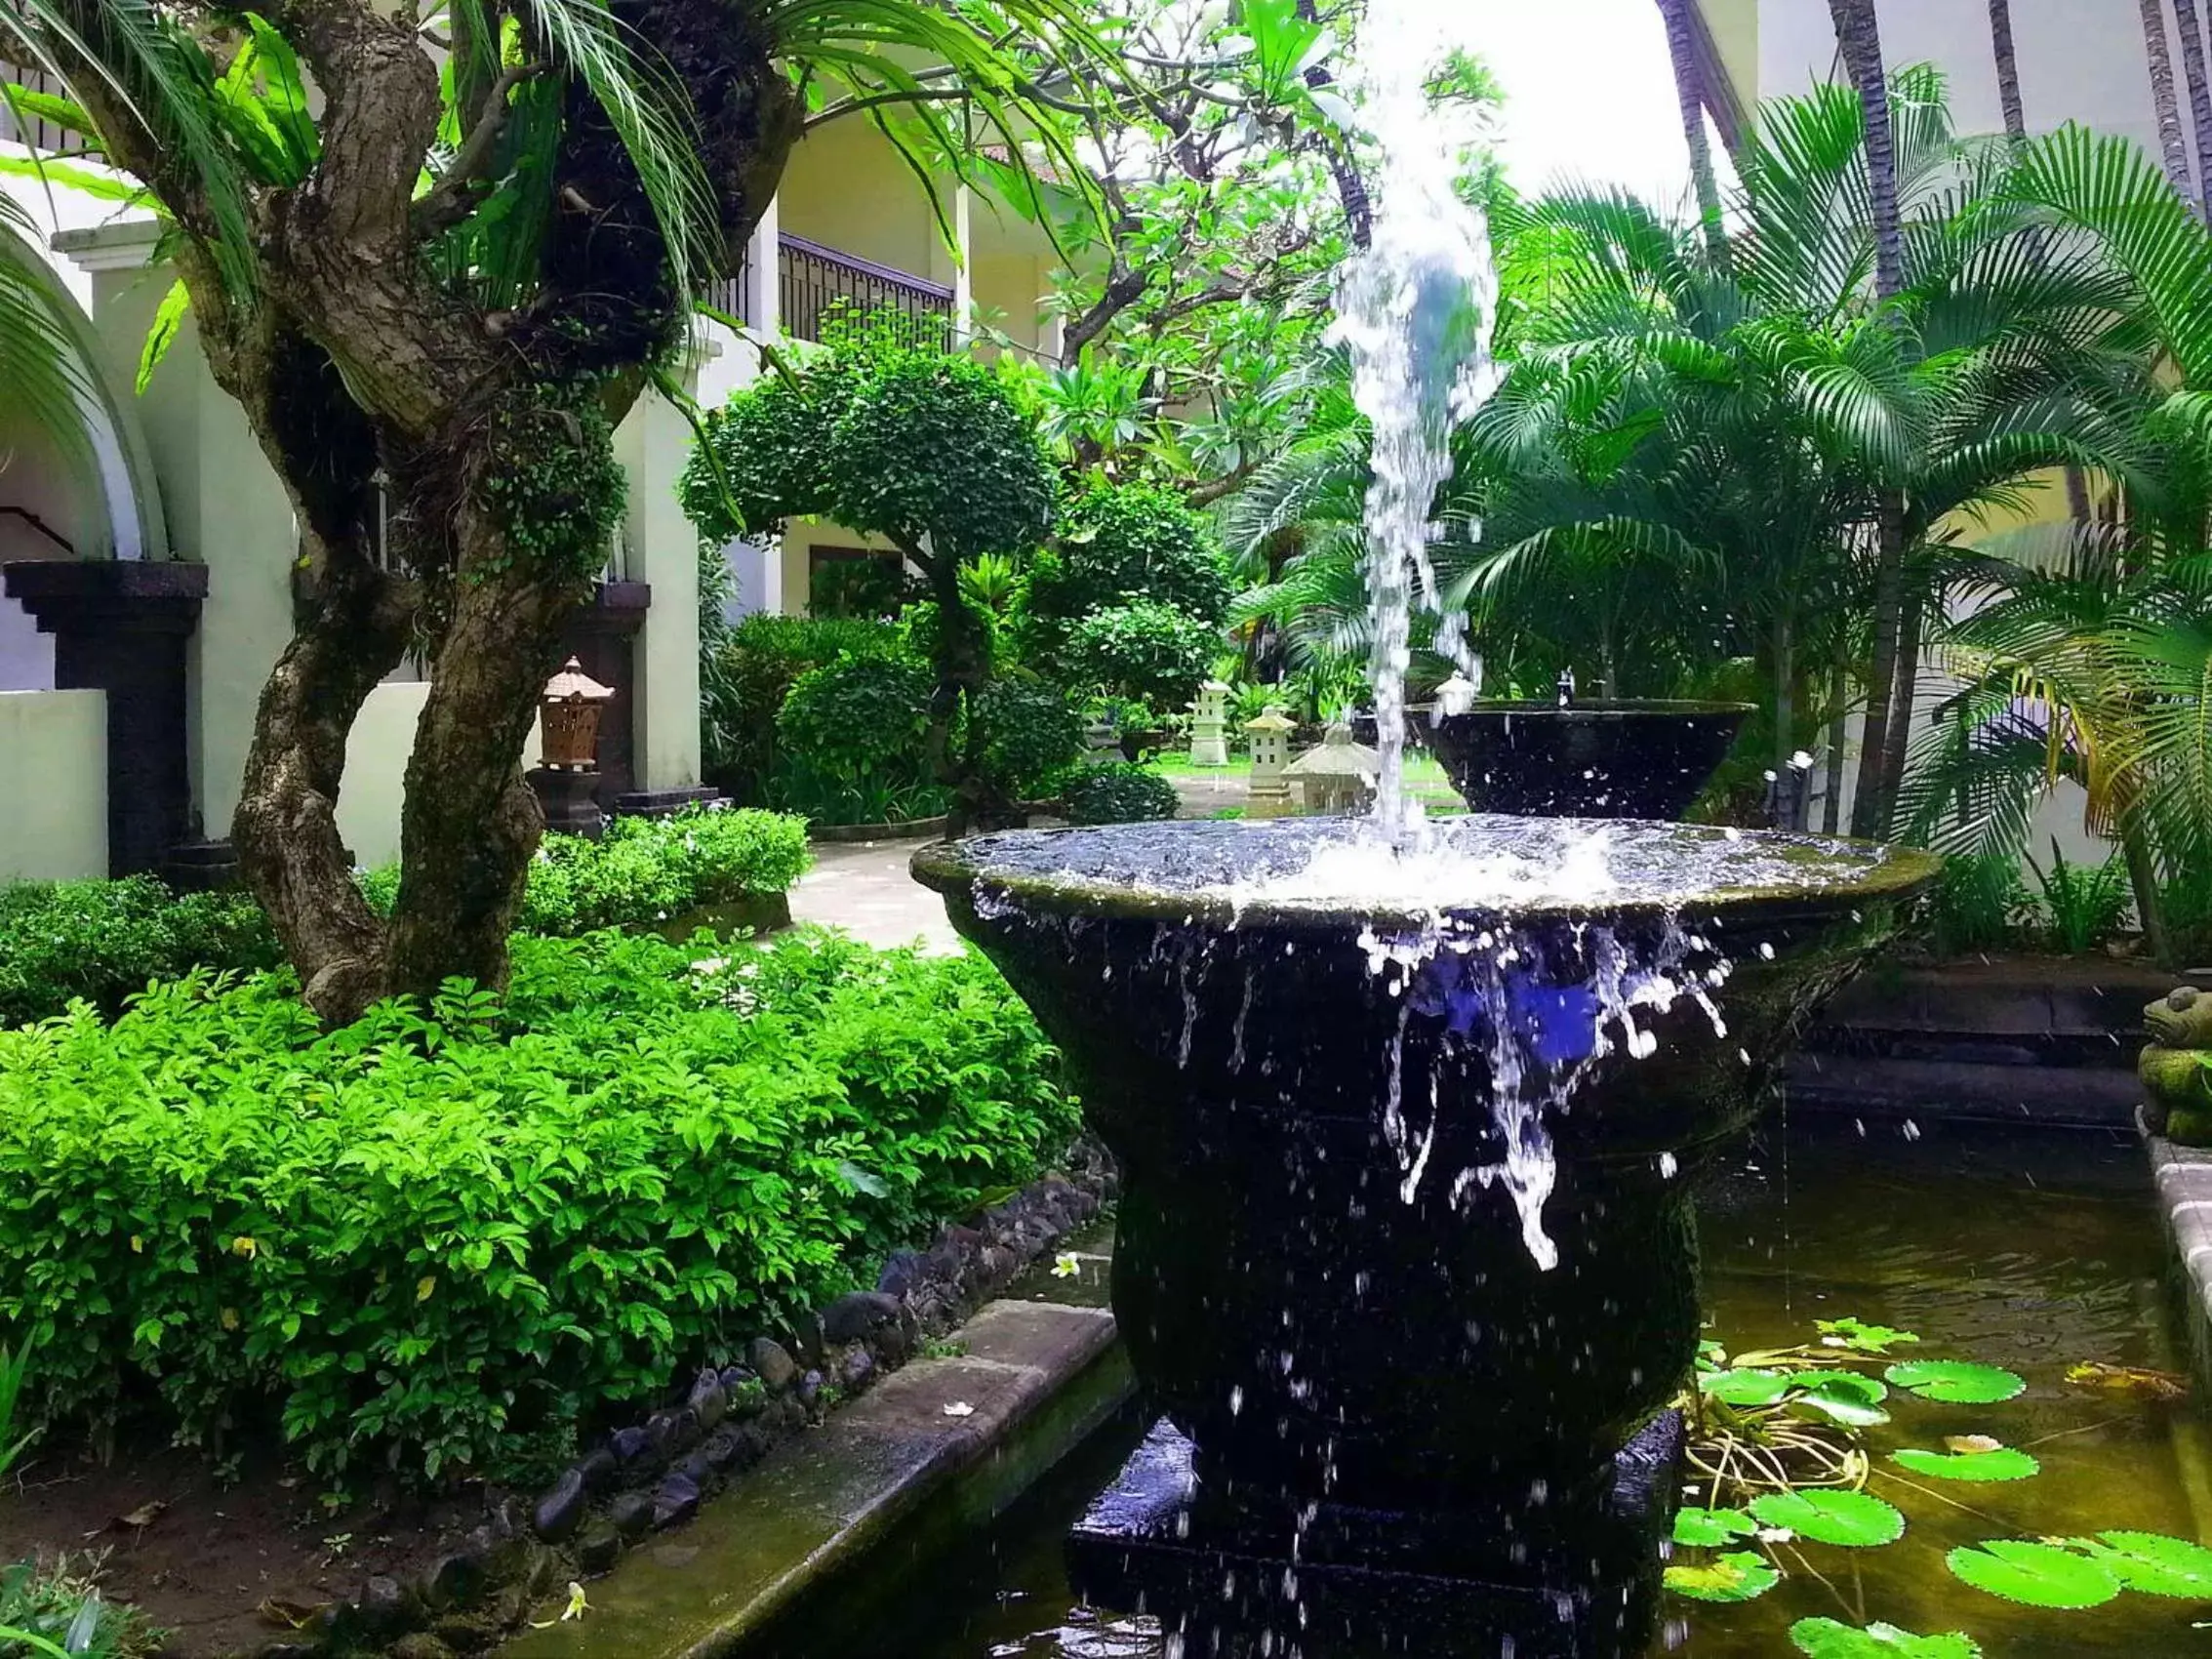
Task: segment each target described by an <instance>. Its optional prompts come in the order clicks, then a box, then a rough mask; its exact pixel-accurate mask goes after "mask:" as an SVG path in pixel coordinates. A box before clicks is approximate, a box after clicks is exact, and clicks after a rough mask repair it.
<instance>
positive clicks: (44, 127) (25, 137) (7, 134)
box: [0, 62, 81, 150]
mask: <svg viewBox="0 0 2212 1659" xmlns="http://www.w3.org/2000/svg"><path fill="white" fill-rule="evenodd" d="M0 80H10V81H13V82H15V83H16V85H18V86H20V87H21V88H22V89H23V90H24V91H25V92H38V93H46V94H48V95H50V96H52V97H55V98H67V97H69V96H70V94H69V89H68V88H67V87H66V86H64V85H63V84H62V83H61V82H60V81H58V80H56V79H55V78H54V77H53V76H52V75H49V74H48V73H46V71H45V70H43V69H36V68H20V67H18V66H17V65H16V64H14V63H7V62H0ZM73 141H76V135H74V134H72V133H71V132H70V131H69V130H68V129H67V128H66V127H59V126H56V125H55V124H54V123H53V122H52V121H48V120H46V119H44V118H43V117H41V116H36V115H33V116H30V117H29V118H28V119H25V120H18V119H17V112H16V110H15V108H14V107H13V106H12V105H10V104H9V103H7V102H6V101H0V142H4V143H19V144H25V145H28V146H29V147H30V148H32V149H36V150H58V149H61V148H63V147H65V146H67V145H68V144H69V143H71V142H73ZM76 142H81V141H76Z"/></svg>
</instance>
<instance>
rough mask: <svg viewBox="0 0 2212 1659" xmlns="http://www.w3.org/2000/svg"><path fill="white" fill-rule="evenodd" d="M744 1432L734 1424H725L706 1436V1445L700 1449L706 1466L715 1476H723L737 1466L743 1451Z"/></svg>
mask: <svg viewBox="0 0 2212 1659" xmlns="http://www.w3.org/2000/svg"><path fill="white" fill-rule="evenodd" d="M743 1435H744V1431H743V1430H742V1429H740V1428H738V1427H737V1426H736V1425H735V1424H732V1423H725V1424H723V1425H722V1427H721V1428H719V1429H717V1430H715V1431H714V1433H713V1434H711V1435H709V1436H706V1444H704V1446H702V1447H700V1451H701V1453H702V1454H703V1455H704V1457H705V1459H706V1466H707V1467H708V1468H709V1469H712V1470H714V1471H715V1472H716V1473H717V1474H725V1473H727V1472H728V1471H729V1470H731V1469H733V1468H735V1467H736V1465H737V1461H738V1458H739V1456H740V1455H741V1453H742V1452H743V1449H744V1440H743V1437H742V1436H743Z"/></svg>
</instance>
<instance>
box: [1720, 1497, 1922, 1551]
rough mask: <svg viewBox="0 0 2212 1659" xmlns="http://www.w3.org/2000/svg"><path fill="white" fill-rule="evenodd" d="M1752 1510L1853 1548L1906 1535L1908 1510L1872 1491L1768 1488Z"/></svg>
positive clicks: (1801, 1533) (1773, 1522) (1816, 1538)
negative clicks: (1899, 1507) (1768, 1490)
mask: <svg viewBox="0 0 2212 1659" xmlns="http://www.w3.org/2000/svg"><path fill="white" fill-rule="evenodd" d="M1751 1514H1752V1515H1754V1516H1756V1517H1758V1518H1759V1519H1760V1520H1762V1521H1764V1522H1766V1524H1767V1525H1769V1526H1787V1527H1789V1528H1790V1531H1792V1532H1794V1533H1796V1534H1797V1536H1798V1537H1800V1538H1810V1539H1811V1540H1812V1541H1813V1542H1814V1543H1816V1544H1840V1545H1842V1546H1843V1547H1844V1548H1846V1549H1850V1550H1871V1549H1874V1548H1875V1547H1877V1546H1878V1545H1882V1544H1894V1543H1896V1542H1897V1540H1898V1539H1900V1538H1901V1537H1903V1536H1904V1535H1905V1515H1904V1512H1903V1511H1901V1510H1900V1509H1898V1507H1897V1506H1896V1505H1895V1504H1888V1503H1884V1502H1882V1500H1881V1499H1879V1498H1877V1497H1875V1496H1874V1495H1873V1494H1872V1493H1870V1492H1842V1491H1838V1492H1826V1491H1810V1492H1768V1493H1766V1494H1764V1495H1763V1496H1761V1497H1757V1498H1754V1499H1752V1500H1751Z"/></svg>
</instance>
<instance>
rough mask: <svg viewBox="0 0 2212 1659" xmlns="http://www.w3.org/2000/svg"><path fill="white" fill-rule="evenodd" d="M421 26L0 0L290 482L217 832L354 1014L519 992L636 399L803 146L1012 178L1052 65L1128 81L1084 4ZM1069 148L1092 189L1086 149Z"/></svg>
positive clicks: (422, 19) (505, 17) (495, 11)
mask: <svg viewBox="0 0 2212 1659" xmlns="http://www.w3.org/2000/svg"><path fill="white" fill-rule="evenodd" d="M402 18H403V19H405V20H413V21H415V22H417V23H418V24H419V25H420V26H419V27H409V26H405V23H404V22H400V23H397V25H396V26H395V19H394V17H393V8H392V6H391V5H390V4H388V0H296V3H292V4H287V5H284V6H280V7H272V8H269V9H268V12H267V14H266V15H265V16H264V15H262V14H260V13H253V12H248V13H239V12H237V11H236V10H235V9H233V8H230V7H227V6H224V5H221V4H219V3H218V0H176V3H174V4H169V5H164V6H161V7H158V8H157V7H154V6H151V5H148V4H146V0H20V3H18V4H13V5H9V6H7V7H4V8H0V43H4V44H5V47H6V53H5V55H6V56H7V57H8V58H9V59H10V60H12V61H16V62H19V63H23V64H26V65H33V66H35V67H37V68H38V69H39V70H41V71H43V72H44V73H45V74H46V75H48V76H50V77H52V78H53V79H55V80H57V81H59V82H60V83H61V84H63V85H65V86H66V87H67V88H68V90H69V93H70V95H71V98H70V100H69V101H65V102H62V112H63V113H64V114H66V115H68V117H69V118H70V120H71V121H72V122H73V124H75V125H78V126H81V127H82V129H83V130H84V134H85V138H86V142H88V143H90V144H92V145H94V146H96V147H97V149H98V151H99V152H100V154H101V156H102V157H103V158H104V159H105V160H106V161H107V162H109V163H110V164H112V165H113V166H114V167H116V168H117V169H119V170H120V171H121V172H123V173H125V174H127V175H129V176H131V177H132V178H134V179H136V180H137V181H139V182H141V184H142V185H143V186H144V189H145V191H146V193H147V196H148V198H149V200H150V201H151V203H152V204H153V205H154V206H155V207H156V208H157V209H158V211H159V212H160V213H161V215H162V217H163V219H164V220H165V223H166V230H167V236H166V239H165V240H166V246H167V247H168V248H169V249H170V250H171V251H172V253H173V258H174V261H175V263H176V265H177V268H178V270H179V272H180V274H181V279H182V284H183V289H184V292H185V294H186V296H187V297H188V300H189V303H190V309H191V313H192V316H193V319H194V321H195V323H196V324H197V330H198V336H199V339H200V342H201V344H202V346H203V348H204V350H205V352H206V355H207V358H208V363H209V367H210V369H211V370H212V372H213V374H214V377H215V379H216V381H217V384H220V385H221V386H222V388H223V389H224V390H225V391H226V392H228V393H229V394H230V395H231V396H232V397H234V398H235V399H237V401H238V402H239V404H240V405H241V406H242V408H243V409H244V411H245V413H246V416H247V418H248V421H249V422H250V424H251V425H252V426H253V428H254V430H255V433H256V436H257V437H258V438H259V440H260V442H261V448H262V450H263V452H264V453H265V454H266V455H267V456H268V457H269V459H270V462H271V464H272V465H274V466H275V468H276V470H277V471H278V473H279V474H280V476H281V477H282V479H283V481H284V483H285V486H286V488H287V490H288V491H289V493H290V495H291V497H292V500H293V505H294V507H295V511H296V514H297V516H298V519H299V524H300V534H301V541H302V549H303V557H302V569H301V573H300V576H301V587H302V598H301V601H300V603H299V604H298V606H297V607H296V618H297V629H296V632H295V635H294V637H293V640H292V642H291V644H290V645H289V646H288V647H287V649H286V650H285V651H284V653H283V655H282V656H281V657H280V659H279V660H278V662H277V665H276V668H275V669H274V671H273V672H272V673H271V675H270V677H269V680H268V683H267V686H266V688H265V689H264V691H263V693H262V697H261V707H260V710H259V715H258V719H257V724H256V731H255V736H254V742H253V745H252V749H251V751H250V753H249V756H248V759H247V765H246V776H245V780H244V788H243V790H242V794H241V799H240V803H239V808H238V814H237V818H236V820H235V821H234V823H233V826H232V836H233V839H234V841H235V842H236V844H237V847H238V852H239V857H240V863H241V865H242V867H243V869H244V871H245V873H246V876H247V879H248V880H249V882H250V883H251V884H252V886H253V889H254V891H255V893H256V895H257V896H258V897H259V898H260V900H261V903H262V905H263V907H264V908H265V909H266V910H268V912H269V915H270V918H271V920H272V922H273V924H274V926H275V928H276V930H277V933H278V935H279V937H280V938H281V939H282V940H283V942H284V945H285V948H286V951H287V952H288V954H289V955H290V957H291V959H292V962H293V964H294V966H295V967H296V969H297V970H298V972H299V975H300V979H301V983H302V986H303V987H304V988H305V992H306V995H307V998H308V1000H309V1001H310V1003H312V1004H313V1006H314V1007H315V1008H316V1009H317V1010H318V1011H319V1012H321V1013H322V1014H323V1015H324V1016H325V1017H326V1018H328V1019H331V1020H334V1021H342V1020H345V1019H349V1018H351V1017H352V1016H353V1015H355V1014H357V1013H359V1012H360V1011H361V1010H362V1009H363V1008H364V1007H366V1006H367V1005H368V1004H369V1003H370V1002H371V1001H373V1000H374V999H376V998H377V997H379V996H382V995H383V994H386V993H389V992H394V991H398V992H411V993H422V994H427V993H430V992H433V991H436V990H437V988H438V987H439V986H440V985H441V984H442V983H443V982H444V981H445V980H446V979H448V978H449V977H453V976H465V977H468V978H471V979H474V980H476V981H478V982H480V983H483V984H487V985H498V984H500V983H503V980H504V978H505V970H506V936H507V931H508V928H509V925H510V923H511V922H512V920H513V916H514V913H515V910H516V907H517V905H518V904H519V901H520V894H521V887H522V880H523V877H524V875H525V873H526V871H527V870H528V868H529V862H530V858H531V854H532V852H533V851H534V850H535V848H536V846H537V843H538V839H539V836H540V834H541V832H542V830H543V815H542V814H541V812H540V811H539V808H538V806H537V803H536V801H535V799H534V798H533V796H532V794H531V792H530V789H529V788H528V786H527V785H526V784H525V782H524V780H523V778H522V775H521V770H520V765H519V757H520V755H521V752H522V749H523V745H524V742H525V740H526V738H527V735H528V732H529V729H530V724H531V721H532V719H533V717H534V711H535V707H536V703H537V698H538V693H539V690H540V688H541V687H542V686H543V684H544V682H545V679H546V678H547V676H548V675H549V673H550V672H551V670H552V668H554V666H555V665H556V663H557V662H558V654H559V649H560V645H559V641H560V638H561V634H562V630H563V627H564V625H565V623H566V622H567V620H568V618H569V616H570V615H571V614H572V612H573V611H574V610H575V608H576V607H577V606H578V605H579V604H580V603H581V602H583V600H585V599H586V598H588V596H589V594H590V592H591V590H592V585H593V583H594V581H595V579H596V576H597V573H598V572H599V570H600V569H601V568H602V567H603V565H604V563H605V557H606V549H607V546H608V540H609V537H610V534H611V532H612V530H613V527H614V524H615V521H616V519H617V517H618V516H619V514H620V512H621V510H622V506H623V472H622V470H621V467H620V465H619V464H618V462H617V459H616V456H615V453H614V444H613V430H614V425H615V423H617V422H618V421H620V420H621V419H622V418H623V414H624V413H625V412H626V410H627V409H628V408H629V407H630V406H631V404H632V403H633V402H634V400H635V399H636V398H637V397H638V396H639V395H640V394H641V392H642V391H643V390H644V389H645V388H646V387H648V386H649V385H652V384H655V383H656V381H661V382H665V381H666V380H667V373H666V371H667V369H668V368H669V366H670V365H671V363H672V362H673V361H674V359H675V356H676V354H677V353H678V352H679V351H680V350H681V348H682V345H683V342H684V340H685V338H686V335H687V331H688V326H689V313H690V311H691V308H692V305H693V303H694V297H695V296H697V295H699V294H701V293H702V292H704V289H705V287H706V286H707V285H708V284H709V283H711V282H713V281H716V280H718V279H720V278H721V277H723V276H724V275H726V274H727V273H728V272H729V271H731V270H733V269H734V268H735V267H736V264H737V262H738V259H739V257H740V255H741V253H742V250H743V248H744V242H745V240H746V238H747V237H748V235H749V234H750V231H751V229H752V226H753V225H754V223H756V222H757V220H758V219H759V217H760V215H761V213H762V211H763V210H764V208H765V206H766V204H767V203H768V201H769V200H770V199H771V197H772V196H773V194H774V191H775V188H776V183H777V181H778V178H779V176H780V174H781V172H782V170H783V167H784V161H785V158H786V157H787V156H788V154H789V152H790V150H791V147H792V145H793V143H794V142H796V141H797V140H798V138H799V137H800V136H801V134H802V133H803V132H804V131H805V130H806V129H807V128H808V127H809V126H811V125H814V124H818V123H820V122H822V121H825V120H833V119H838V118H841V117H846V116H852V115H860V116H862V117H863V118H865V119H867V120H869V121H871V122H874V123H876V124H878V125H879V126H880V127H881V128H882V129H883V130H884V131H886V132H887V133H889V134H891V135H892V136H893V137H894V139H895V141H897V142H901V143H902V144H903V146H904V147H905V149H906V150H907V152H908V154H909V156H910V157H911V158H913V159H915V161H916V163H917V166H919V165H920V162H921V159H922V158H923V157H924V156H925V155H926V156H927V157H929V158H932V159H935V160H937V161H938V162H940V163H941V164H942V163H945V162H949V164H950V165H952V166H954V167H956V168H960V169H962V170H963V172H964V174H965V173H969V172H977V173H980V172H981V171H982V170H983V169H984V165H985V164H984V161H983V159H982V158H981V156H980V151H979V147H978V146H979V143H980V142H982V141H985V140H987V141H988V145H989V149H990V151H991V152H992V154H993V155H995V157H996V158H997V160H995V161H994V162H992V163H991V170H992V171H994V172H1002V171H1003V170H1004V169H1006V168H1009V167H1010V168H1012V169H1013V174H1014V175H1026V169H1027V162H1026V155H1027V154H1028V146H1030V145H1032V144H1036V143H1040V142H1041V143H1045V144H1056V143H1059V141H1058V140H1057V139H1056V138H1055V136H1054V135H1055V134H1056V133H1057V132H1058V130H1059V129H1058V126H1057V124H1056V121H1054V120H1048V119H1046V118H1045V116H1046V111H1045V109H1044V106H1043V104H1042V103H1041V102H1039V101H1038V89H1037V87H1036V85H1035V81H1034V79H1033V77H1035V76H1038V75H1050V74H1052V73H1054V72H1055V71H1054V69H1053V65H1054V64H1056V63H1066V62H1068V61H1080V62H1082V63H1083V64H1086V65H1088V66H1089V71H1088V72H1087V73H1086V75H1085V76H1084V77H1083V79H1085V80H1089V79H1094V78H1095V77H1096V76H1105V77H1107V78H1108V79H1109V80H1110V79H1111V78H1112V77H1115V76H1116V75H1118V73H1119V70H1118V66H1117V64H1116V63H1115V61H1114V60H1113V59H1112V57H1111V55H1110V54H1109V53H1107V52H1106V49H1105V48H1104V45H1103V43H1101V42H1100V41H1098V39H1097V38H1096V36H1094V35H1093V34H1092V33H1091V31H1090V28H1089V24H1088V22H1087V20H1086V17H1085V8H1084V7H1083V6H1082V5H1081V4H1080V0H978V3H975V4H964V5H961V6H958V7H949V6H941V5H938V4H935V3H934V0H733V3H731V4H729V5H721V6H711V7H704V6H684V5H657V4H656V5H637V6H631V5H622V6H617V5H615V4H613V3H612V0H452V3H450V4H441V5H434V6H433V5H431V4H428V3H425V4H423V5H422V7H421V8H420V12H419V13H418V11H417V9H416V8H413V7H403V8H402ZM914 64H932V65H936V67H930V68H918V67H913V66H910V65H914ZM1047 96H1050V97H1052V98H1053V99H1054V101H1056V102H1059V103H1065V102H1066V101H1067V100H1068V98H1069V97H1079V96H1081V90H1080V87H1079V86H1076V87H1073V88H1070V89H1063V91H1061V92H1058V93H1054V94H1050V95H1047ZM54 102H61V101H54ZM47 107H48V105H45V104H42V105H41V108H42V110H44V109H46V108H47ZM1057 170H1058V171H1060V172H1062V173H1064V174H1065V175H1066V177H1068V178H1070V179H1080V178H1081V177H1082V175H1081V170H1080V167H1079V166H1078V165H1077V163H1076V159H1075V157H1074V156H1073V155H1072V153H1071V152H1069V151H1068V150H1067V148H1066V145H1065V144H1060V147H1059V149H1058V151H1057ZM925 176H926V174H925ZM1008 177H1012V176H1011V175H1009V176H1008ZM1015 182H1016V183H1019V182H1020V180H1019V179H1016V180H1015ZM1028 183H1029V185H1030V186H1031V187H1034V184H1035V181H1034V180H1033V179H1030V180H1028ZM419 185H420V187H419ZM381 480H383V481H388V484H387V485H386V487H387V488H388V490H389V493H390V497H391V505H392V511H391V512H390V514H389V517H388V520H387V522H388V526H389V543H388V549H389V552H390V553H391V554H392V555H394V559H393V561H392V562H387V560H386V559H385V558H384V557H382V556H381V553H382V549H381V548H380V547H379V546H378V540H377V537H376V534H375V529H376V526H377V524H378V521H379V518H380V516H381V515H380V513H379V511H378V510H377V501H378V491H379V485H380V481H381ZM409 652H414V653H416V654H418V655H419V656H421V657H422V659H423V660H424V661H425V662H426V663H427V665H428V668H429V690H428V693H427V695H426V698H425V701H424V704H423V708H422V716H421V719H420V721H419V723H418V726H417V729H416V735H415V745H414V751H413V754H412V757H411V759H410V761H409V765H408V772H407V789H406V798H405V803H404V806H403V810H402V820H401V865H402V873H401V877H400V884H399V892H398V897H397V900H396V902H395V904H394V907H393V909H392V911H391V914H390V917H389V919H388V921H387V920H386V919H384V918H382V917H380V916H378V915H377V914H375V913H374V912H373V911H372V910H370V909H369V907H368V905H367V903H366V901H365V900H364V899H363V898H362V896H361V894H360V891H359V889H358V888H357V886H356V885H355V883H354V880H353V875H352V870H351V861H350V859H349V858H348V856H347V854H346V852H345V848H344V845H343V842H342V838H341V836H340V833H339V829H338V820H337V812H336V808H337V802H338V797H339V791H340V788H341V785H342V780H343V773H344V762H345V747H346V737H347V734H348V732H349V731H350V729H351V727H352V724H353V721H354V718H355V716H356V715H357V714H358V713H359V711H360V708H361V707H362V704H363V702H364V700H365V699H366V698H367V696H368V694H369V692H370V691H371V690H372V689H373V688H374V687H375V686H376V685H377V683H378V682H379V681H380V680H382V678H383V677H384V675H385V674H386V673H387V672H388V671H389V670H390V669H391V668H393V667H394V666H396V665H397V663H398V662H399V661H400V659H401V657H402V656H403V655H404V654H407V653H409Z"/></svg>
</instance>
